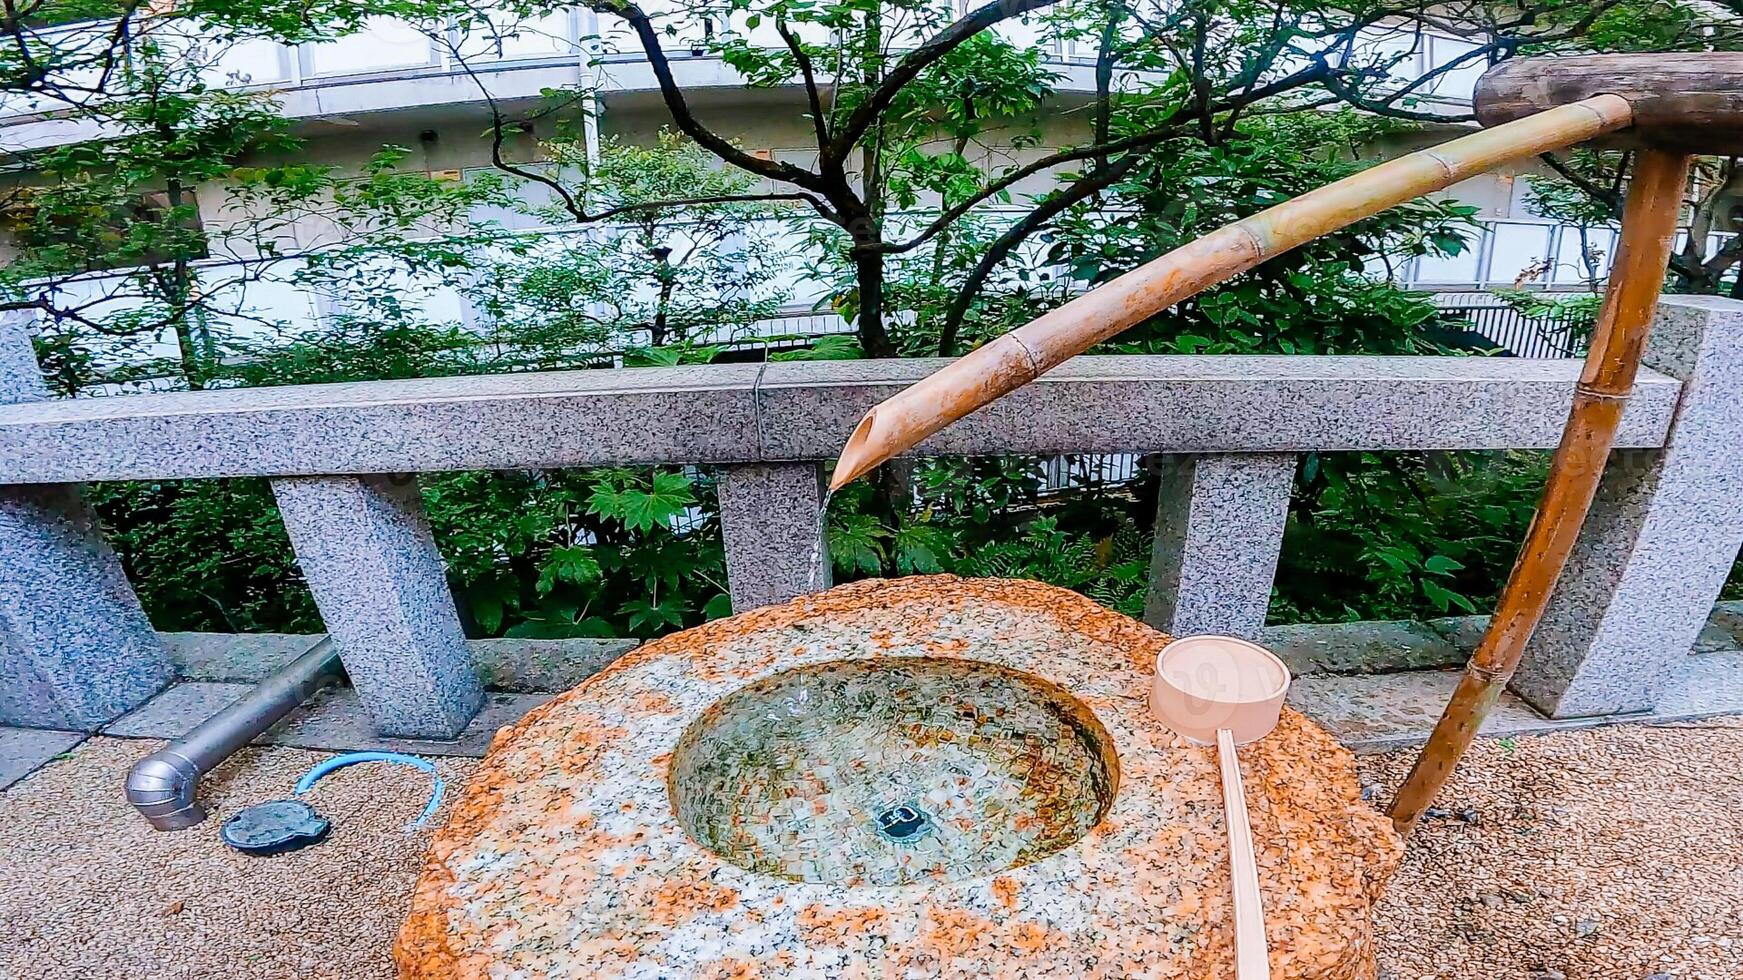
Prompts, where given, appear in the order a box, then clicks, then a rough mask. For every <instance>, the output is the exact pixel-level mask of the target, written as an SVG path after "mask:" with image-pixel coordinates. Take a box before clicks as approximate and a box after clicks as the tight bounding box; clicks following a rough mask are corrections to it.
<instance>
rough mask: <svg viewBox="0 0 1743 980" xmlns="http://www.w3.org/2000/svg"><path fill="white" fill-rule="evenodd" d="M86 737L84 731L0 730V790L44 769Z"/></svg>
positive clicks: (43, 729) (44, 729) (45, 729)
mask: <svg viewBox="0 0 1743 980" xmlns="http://www.w3.org/2000/svg"><path fill="white" fill-rule="evenodd" d="M85 738H86V735H85V733H84V732H57V731H53V730H51V729H47V728H0V790H3V789H5V788H7V787H8V786H11V785H12V784H13V783H16V782H18V781H19V780H20V779H23V778H24V777H26V776H28V775H30V774H31V773H33V772H35V771H36V770H38V769H41V768H42V767H43V766H45V765H47V764H49V763H50V762H52V761H54V759H55V758H56V757H57V756H59V755H60V754H61V753H63V752H67V751H69V750H71V749H72V748H73V747H74V746H76V745H78V744H79V743H80V742H83V741H84V740H85Z"/></svg>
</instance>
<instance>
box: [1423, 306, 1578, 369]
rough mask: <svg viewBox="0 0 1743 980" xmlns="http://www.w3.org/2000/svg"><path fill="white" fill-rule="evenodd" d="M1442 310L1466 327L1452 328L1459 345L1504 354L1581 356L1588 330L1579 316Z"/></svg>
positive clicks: (1461, 308)
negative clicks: (1466, 324)
mask: <svg viewBox="0 0 1743 980" xmlns="http://www.w3.org/2000/svg"><path fill="white" fill-rule="evenodd" d="M1442 312H1443V313H1444V314H1445V315H1446V317H1447V319H1448V320H1449V321H1452V322H1454V323H1457V321H1460V320H1463V321H1464V322H1465V323H1468V324H1469V327H1468V328H1466V329H1464V330H1463V331H1462V332H1461V331H1458V330H1456V329H1455V330H1453V331H1452V332H1453V333H1454V334H1455V335H1456V336H1455V337H1453V338H1451V339H1452V340H1453V342H1454V343H1456V344H1457V345H1458V346H1463V347H1469V348H1472V349H1479V350H1481V349H1488V350H1493V351H1494V352H1496V353H1498V354H1500V355H1501V356H1503V357H1581V356H1584V354H1585V347H1586V338H1587V330H1586V328H1585V324H1584V323H1583V322H1581V321H1580V320H1579V319H1578V317H1575V316H1568V315H1551V316H1541V317H1539V316H1528V315H1526V314H1525V313H1522V312H1520V311H1519V310H1517V309H1514V308H1513V307H1511V306H1505V305H1499V304H1497V305H1494V306H1453V307H1445V308H1444V309H1443V310H1442Z"/></svg>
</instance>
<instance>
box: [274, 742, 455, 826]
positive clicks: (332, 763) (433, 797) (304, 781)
mask: <svg viewBox="0 0 1743 980" xmlns="http://www.w3.org/2000/svg"><path fill="white" fill-rule="evenodd" d="M359 762H397V763H399V764H400V765H405V766H412V767H414V768H417V769H422V770H423V771H425V772H427V773H429V774H430V775H431V776H432V777H433V778H434V779H435V781H436V785H435V788H434V789H432V790H431V791H430V802H428V803H426V804H424V812H423V813H420V814H418V818H417V819H416V820H414V821H412V822H411V823H410V824H407V825H406V829H407V830H417V829H418V828H420V827H422V826H423V825H424V824H426V823H428V822H429V820H430V818H431V817H433V816H435V815H436V811H437V810H438V809H440V808H441V806H442V790H443V788H444V784H443V782H442V774H441V773H439V772H437V771H436V765H435V763H433V762H431V761H429V760H428V759H420V758H418V757H417V756H415V755H405V754H404V753H401V752H347V753H346V754H344V755H336V756H334V757H333V758H331V759H327V760H326V761H324V762H321V763H320V764H318V765H316V766H315V768H313V769H310V770H309V771H308V772H307V773H305V774H304V775H303V778H301V779H299V780H297V788H296V794H297V795H298V796H301V795H303V794H304V793H307V792H308V791H309V790H311V789H313V788H314V787H315V783H316V782H317V781H319V780H320V778H321V777H322V776H325V775H326V774H328V773H330V772H332V771H334V770H335V769H343V768H345V767H346V766H354V765H356V764H358V763H359Z"/></svg>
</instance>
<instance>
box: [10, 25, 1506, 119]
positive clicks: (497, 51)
mask: <svg viewBox="0 0 1743 980" xmlns="http://www.w3.org/2000/svg"><path fill="white" fill-rule="evenodd" d="M650 6H657V5H650ZM667 16H668V17H669V18H671V26H672V27H673V37H672V38H671V39H670V40H669V41H668V42H667V48H668V54H669V55H670V56H671V57H673V58H674V59H680V60H681V59H686V58H695V57H711V56H709V55H707V54H706V50H705V49H706V44H707V40H708V38H709V37H712V36H718V35H719V34H721V33H732V34H736V35H738V36H740V37H743V38H745V39H746V40H748V41H749V42H750V43H752V44H758V45H763V46H768V47H778V46H780V45H781V44H782V41H781V39H780V37H779V35H778V34H777V33H776V32H775V29H774V26H773V23H772V20H769V19H764V20H762V21H759V22H758V23H756V24H755V25H754V26H753V25H751V24H750V22H749V21H748V19H747V18H746V16H745V15H744V14H743V13H739V14H734V15H732V16H731V17H729V18H726V19H725V20H724V21H723V22H718V27H716V21H715V20H713V19H710V18H679V17H676V16H675V15H672V14H668V15H667ZM488 20H489V22H488V23H485V24H474V25H471V26H469V27H466V28H464V29H463V28H462V27H461V26H460V25H459V23H458V22H451V23H449V24H447V25H446V26H443V25H428V24H414V23H410V22H406V21H400V20H394V19H391V18H384V17H378V18H371V19H370V20H369V21H367V22H366V23H365V25H364V27H363V29H362V30H360V31H358V32H357V33H354V34H351V35H347V36H345V37H342V38H338V39H335V40H331V41H323V42H319V43H309V44H280V43H277V42H274V41H269V40H261V39H251V40H243V41H222V42H220V41H213V40H210V39H209V38H206V37H202V36H200V33H199V31H198V29H197V27H196V26H195V25H194V24H193V23H191V22H188V21H161V22H151V21H145V22H142V23H140V24H136V25H135V35H136V37H146V36H149V37H150V38H151V39H153V40H154V41H156V42H157V43H159V44H162V45H167V46H172V47H174V48H176V49H177V50H180V51H183V52H185V56H186V57H188V58H190V59H194V60H196V61H198V63H200V64H201V65H203V66H204V69H205V70H204V74H205V76H206V77H205V80H206V82H207V83H208V84H211V85H217V86H224V87H239V88H265V89H275V90H294V89H299V88H309V87H318V86H322V85H331V84H335V83H342V82H345V81H347V80H359V79H374V78H382V77H391V78H417V77H420V76H442V75H458V74H463V73H464V71H465V69H466V67H468V66H469V67H471V68H472V69H473V70H475V71H476V70H486V71H491V72H497V71H502V70H505V69H513V68H516V67H532V66H550V65H553V64H556V65H573V66H575V67H576V68H577V69H579V68H580V67H581V66H582V64H583V62H590V61H592V60H594V58H595V56H597V58H598V59H599V60H601V61H602V62H605V63H614V62H616V63H624V62H639V61H641V60H642V54H641V51H640V48H639V46H638V45H637V43H636V41H635V39H634V37H633V36H632V35H631V34H630V33H629V32H628V31H627V30H625V29H624V28H623V27H622V25H621V24H617V23H615V22H610V21H606V22H603V23H602V22H601V21H600V20H599V18H598V16H597V15H596V14H594V13H593V12H592V11H590V10H585V9H564V10H558V11H555V12H552V13H548V14H545V15H543V16H539V17H533V18H524V19H523V18H518V17H516V16H515V15H513V14H512V13H510V12H508V11H507V10H504V11H503V12H502V13H501V15H500V16H499V17H497V16H493V17H489V18H488ZM806 26H807V27H814V25H806ZM113 28H114V24H113V22H108V21H91V22H85V23H80V24H73V25H67V26H63V27H57V28H54V29H51V30H45V31H42V32H39V33H36V34H34V35H30V37H31V38H32V43H34V44H36V45H40V46H41V48H42V50H43V51H47V50H48V49H49V48H53V49H54V50H55V51H56V52H59V53H60V55H59V56H58V57H54V58H50V59H49V60H61V58H64V57H65V55H66V54H68V53H73V52H86V53H95V52H97V51H99V50H101V49H102V48H103V47H105V46H107V45H108V44H109V43H110V40H111V33H112V31H113ZM995 30H996V31H997V32H998V33H999V34H1000V35H1001V36H1003V37H1005V38H1006V39H1007V40H1009V41H1011V42H1012V43H1014V44H1018V45H1023V46H1030V47H1037V46H1038V47H1042V48H1043V49H1044V52H1043V53H1044V55H1045V56H1046V58H1047V60H1048V61H1050V62H1052V63H1054V64H1056V65H1061V66H1066V67H1070V66H1082V65H1085V64H1087V63H1088V62H1091V61H1093V60H1094V55H1095V52H1094V51H1093V50H1090V49H1088V48H1086V47H1084V46H1082V45H1081V44H1080V43H1076V42H1069V41H1058V40H1056V39H1050V38H1048V37H1047V36H1046V32H1045V31H1044V30H1043V27H1042V24H1041V22H1040V20H1039V19H1038V18H1037V17H1033V16H1028V17H1021V18H1014V19H1012V20H1010V21H1007V22H1005V23H1004V24H1001V25H1000V26H998V27H997V28H995ZM801 33H802V34H803V33H804V31H801ZM813 40H824V41H826V40H827V38H813ZM9 43H10V42H9ZM1476 47H1477V45H1476V44H1475V43H1474V42H1472V41H1469V40H1465V39H1462V38H1452V37H1440V36H1430V35H1425V34H1421V33H1419V32H1416V31H1414V30H1411V31H1406V30H1401V29H1396V30H1395V29H1386V28H1375V29H1373V30H1370V31H1368V32H1366V33H1365V34H1364V35H1363V39H1362V42H1361V43H1360V44H1358V45H1357V46H1356V49H1355V51H1354V52H1352V53H1350V57H1352V58H1354V59H1356V60H1359V61H1361V62H1363V63H1365V64H1372V63H1374V62H1376V61H1387V62H1391V61H1392V60H1393V59H1396V63H1395V64H1393V66H1392V68H1391V74H1392V75H1393V76H1394V77H1396V78H1397V79H1399V80H1401V81H1403V80H1408V79H1415V78H1417V77H1420V76H1421V75H1423V74H1425V73H1427V72H1430V71H1432V70H1434V69H1436V68H1440V67H1442V66H1445V65H1447V64H1449V63H1452V62H1454V61H1457V60H1458V59H1459V58H1461V57H1464V56H1466V55H1469V54H1470V53H1471V52H1472V51H1474V50H1475V49H1476ZM39 57H41V54H40V53H39ZM1486 67H1487V64H1486V62H1485V61H1484V60H1483V59H1480V58H1479V59H1475V60H1473V61H1471V62H1469V63H1466V64H1461V65H1459V66H1458V67H1457V68H1455V69H1453V70H1450V71H1448V72H1446V73H1445V74H1444V75H1442V76H1440V77H1438V78H1437V79H1435V80H1434V81H1433V83H1432V84H1428V85H1424V86H1423V87H1422V88H1421V89H1420V90H1418V92H1417V93H1416V94H1418V95H1420V96H1422V97H1425V98H1429V99H1431V100H1433V101H1435V102H1438V103H1440V104H1443V105H1448V106H1451V107H1457V106H1458V105H1460V104H1462V103H1468V102H1469V100H1470V97H1471V92H1472V88H1473V86H1474V85H1475V83H1476V79H1477V77H1478V76H1479V75H1481V74H1482V71H1483V70H1484V69H1485V68H1486ZM1087 77H1088V76H1087V74H1084V73H1082V72H1080V73H1079V76H1078V77H1077V78H1076V80H1075V81H1074V79H1073V76H1072V75H1071V73H1070V72H1067V73H1066V77H1065V79H1064V81H1063V83H1062V84H1063V85H1064V87H1065V88H1066V89H1070V88H1071V87H1072V86H1073V85H1076V84H1083V83H1084V80H1086V79H1087ZM94 80H95V72H94V70H93V69H90V68H82V69H79V70H77V71H72V72H69V73H67V75H66V77H65V78H63V79H60V81H62V82H65V83H68V84H87V85H88V84H89V83H91V82H92V81H94ZM598 82H599V84H601V85H602V86H603V87H604V90H605V91H606V92H609V91H610V90H611V88H612V86H613V84H614V82H613V79H612V77H611V73H610V72H609V71H606V72H602V73H600V76H599V78H598ZM46 88H47V89H48V90H50V91H52V90H53V88H54V86H53V85H50V86H46ZM480 99H482V95H480ZM65 108H66V105H65V104H64V103H63V102H61V101H59V100H57V99H55V98H54V97H52V96H50V95H42V94H26V93H8V94H4V95H0V119H5V118H7V117H18V116H28V115H35V114H40V113H52V112H55V111H57V110H60V109H65Z"/></svg>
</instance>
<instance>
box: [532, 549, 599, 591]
mask: <svg viewBox="0 0 1743 980" xmlns="http://www.w3.org/2000/svg"><path fill="white" fill-rule="evenodd" d="M598 580H599V560H598V559H597V558H595V557H593V549H591V548H588V547H585V546H580V545H577V546H575V547H572V548H553V549H551V554H550V556H549V557H548V558H546V559H545V562H544V564H543V565H541V566H540V567H539V580H538V583H537V585H536V586H535V587H536V588H537V589H538V591H539V594H540V595H548V594H550V592H551V590H552V589H555V588H556V587H557V585H558V583H567V584H569V585H586V584H588V583H589V582H597V581H598Z"/></svg>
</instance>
